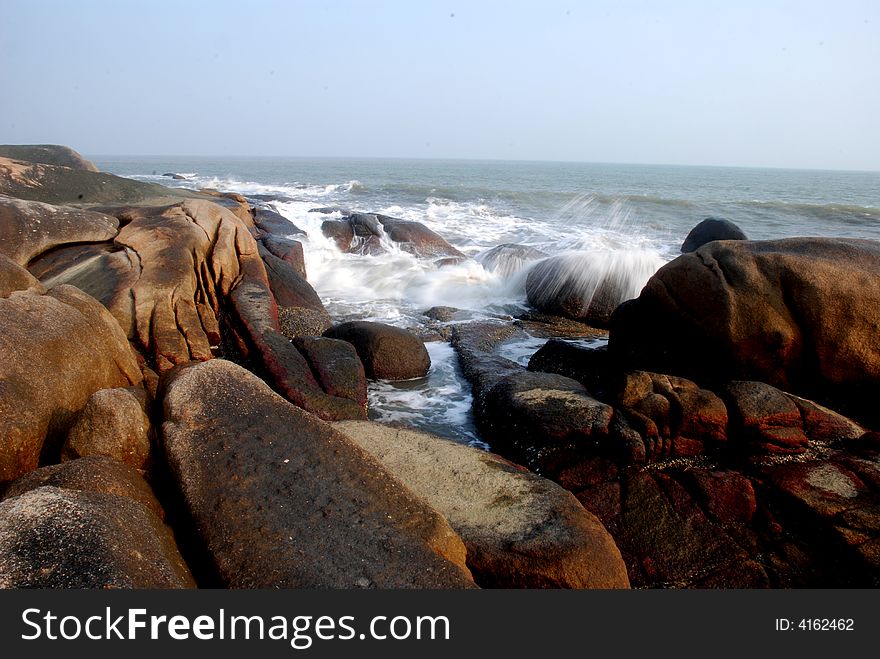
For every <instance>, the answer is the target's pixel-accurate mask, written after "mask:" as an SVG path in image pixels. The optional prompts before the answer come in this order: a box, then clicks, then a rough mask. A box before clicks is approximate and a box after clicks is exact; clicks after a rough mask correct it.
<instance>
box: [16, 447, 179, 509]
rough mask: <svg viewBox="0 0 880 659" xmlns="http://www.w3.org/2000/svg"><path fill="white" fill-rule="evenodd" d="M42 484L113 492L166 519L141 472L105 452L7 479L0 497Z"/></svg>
mask: <svg viewBox="0 0 880 659" xmlns="http://www.w3.org/2000/svg"><path fill="white" fill-rule="evenodd" d="M44 486H51V487H60V488H62V489H65V490H84V491H86V492H102V493H104V494H114V495H116V496H119V497H125V498H127V499H131V500H132V501H137V502H138V503H140V504H142V505H143V506H145V507H146V508H148V509H149V510H151V511H152V512H153V513H154V514H155V515H156V516H157V517H158V518H159V519H165V511H164V510H162V506H161V505H160V504H159V501H158V500H157V499H156V495H155V494H153V490H152V489H151V488H150V486H149V485H147V482H146V481H145V480H144V478H143V476H141V475H140V472H138V471H137V470H136V469H134V468H133V467H130V466H129V465H127V464H125V463H123V462H120V461H119V460H116V459H114V458H110V457H107V456H106V455H92V456H89V457H86V458H79V459H77V460H68V461H67V462H62V463H61V464H55V465H49V466H47V467H40V468H39V469H35V470H34V471H31V472H29V473H27V474H25V475H24V476H22V477H21V478H19V479H18V480H15V481H13V482H12V483H10V484H9V486H8V487H7V488H6V490H5V492H4V493H3V497H2V498H3V499H10V498H12V497H16V496H18V495H20V494H24V493H25V492H30V491H31V490H36V489H37V488H38V487H44Z"/></svg>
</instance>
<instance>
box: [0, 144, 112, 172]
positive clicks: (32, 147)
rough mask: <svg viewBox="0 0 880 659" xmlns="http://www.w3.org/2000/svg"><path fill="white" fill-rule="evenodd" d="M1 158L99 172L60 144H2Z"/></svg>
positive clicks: (78, 155) (0, 149) (92, 164)
mask: <svg viewBox="0 0 880 659" xmlns="http://www.w3.org/2000/svg"><path fill="white" fill-rule="evenodd" d="M0 157H3V158H12V159H13V160H23V161H25V162H36V163H40V164H42V165H58V166H60V167H69V168H71V169H81V170H84V171H87V172H97V171H98V168H97V167H96V166H95V164H94V163H93V162H91V161H89V160H86V159H85V158H83V157H82V156H81V155H80V154H78V153H77V152H76V151H74V150H73V149H71V148H70V147H68V146H61V145H59V144H2V145H0Z"/></svg>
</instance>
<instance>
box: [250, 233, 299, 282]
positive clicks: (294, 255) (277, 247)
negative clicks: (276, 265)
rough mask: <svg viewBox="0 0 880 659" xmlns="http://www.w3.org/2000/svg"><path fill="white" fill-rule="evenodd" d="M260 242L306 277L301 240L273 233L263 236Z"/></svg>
mask: <svg viewBox="0 0 880 659" xmlns="http://www.w3.org/2000/svg"><path fill="white" fill-rule="evenodd" d="M260 242H261V243H262V244H263V246H264V247H265V248H266V249H267V250H269V252H270V253H271V254H273V255H274V256H277V257H278V258H279V259H281V260H282V261H284V262H286V263H289V264H290V265H291V266H293V269H294V270H296V273H297V274H298V275H299V276H300V277H302V278H303V279H306V262H305V257H304V256H303V246H302V243H301V242H299V241H298V240H290V239H289V238H279V237H277V236H273V235H266V236H263V237H261V238H260Z"/></svg>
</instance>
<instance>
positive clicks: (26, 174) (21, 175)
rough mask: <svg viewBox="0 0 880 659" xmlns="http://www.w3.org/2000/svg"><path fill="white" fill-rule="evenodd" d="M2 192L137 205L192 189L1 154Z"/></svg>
mask: <svg viewBox="0 0 880 659" xmlns="http://www.w3.org/2000/svg"><path fill="white" fill-rule="evenodd" d="M0 194H4V195H9V196H11V197H17V198H18V199H27V200H30V201H42V202H46V203H49V204H136V203H142V202H152V201H155V200H157V199H169V198H176V199H180V198H183V197H191V196H193V193H192V191H184V190H177V189H173V188H168V187H166V186H164V185H158V184H154V183H143V182H141V181H134V180H132V179H128V178H122V177H120V176H114V175H113V174H105V173H103V172H92V171H88V170H86V169H73V168H70V167H62V166H58V165H51V164H40V163H35V162H24V161H21V160H15V159H10V158H4V157H0Z"/></svg>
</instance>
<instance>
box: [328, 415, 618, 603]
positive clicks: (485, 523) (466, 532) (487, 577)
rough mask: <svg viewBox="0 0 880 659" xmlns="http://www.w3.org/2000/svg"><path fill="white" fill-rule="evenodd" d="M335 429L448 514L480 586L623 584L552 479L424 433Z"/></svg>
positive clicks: (613, 552)
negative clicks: (549, 479)
mask: <svg viewBox="0 0 880 659" xmlns="http://www.w3.org/2000/svg"><path fill="white" fill-rule="evenodd" d="M335 427H336V428H337V429H339V430H341V431H342V432H343V433H345V434H346V435H347V436H348V437H349V438H351V439H352V440H353V441H355V442H356V443H357V444H358V445H359V446H360V447H361V448H363V449H365V450H366V451H368V452H369V453H370V454H371V455H373V456H375V457H376V458H378V459H379V461H381V462H382V464H383V465H384V466H385V467H386V468H388V469H389V470H390V471H391V473H393V474H394V475H395V476H396V477H397V478H400V479H401V480H402V481H403V483H404V484H405V485H406V486H407V487H409V488H410V489H411V490H412V491H413V492H415V494H416V495H418V496H419V497H421V498H423V499H425V500H426V501H427V502H428V503H430V505H431V506H432V507H434V508H436V509H437V510H439V511H440V512H441V513H443V515H444V516H446V518H447V519H448V520H449V523H450V524H451V525H452V527H453V528H454V529H455V530H456V532H457V533H458V534H459V535H460V536H461V538H462V540H463V541H464V543H465V546H466V547H467V554H468V556H467V561H468V567H469V568H470V569H471V572H472V573H473V575H474V579H475V580H476V581H477V583H478V584H480V585H481V586H484V587H497V588H548V587H551V588H626V587H628V585H629V580H628V578H627V575H626V568H625V566H624V564H623V561H622V559H621V558H620V552H619V551H618V550H617V547H616V546H615V545H614V542H613V540H612V539H611V537H610V536H609V535H608V532H607V531H606V530H605V529H604V527H603V526H602V525H601V524H600V523H599V521H598V520H597V519H596V518H595V517H594V516H593V515H592V514H590V513H588V512H587V511H586V510H584V508H583V507H582V506H581V505H580V504H579V503H578V502H577V500H576V499H575V498H574V497H573V496H572V495H571V493H569V492H566V491H565V490H563V489H562V488H561V487H559V486H558V485H556V484H554V483H552V482H551V481H548V480H546V479H543V478H540V477H538V476H536V475H534V474H532V473H530V472H528V471H526V470H524V469H522V468H520V467H516V466H515V465H512V464H511V463H509V462H507V461H506V460H504V459H502V458H500V457H498V456H496V455H493V454H491V453H486V452H484V451H480V450H477V449H474V448H471V447H468V446H465V445H463V444H459V443H456V442H452V441H449V440H444V439H442V438H440V437H436V436H434V435H430V434H427V433H423V432H418V431H413V430H404V429H397V428H391V427H388V426H383V425H381V424H377V423H371V422H341V423H337V424H335Z"/></svg>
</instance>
